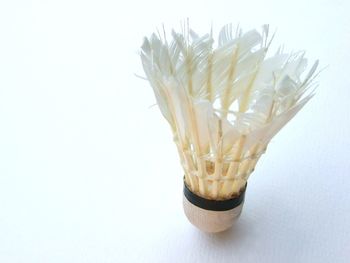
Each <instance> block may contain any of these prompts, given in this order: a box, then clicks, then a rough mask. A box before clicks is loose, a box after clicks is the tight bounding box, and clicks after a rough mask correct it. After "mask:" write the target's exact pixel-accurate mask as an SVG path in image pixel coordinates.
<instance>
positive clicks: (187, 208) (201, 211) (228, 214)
mask: <svg viewBox="0 0 350 263" xmlns="http://www.w3.org/2000/svg"><path fill="white" fill-rule="evenodd" d="M244 194H245V189H244V190H243V191H242V193H241V194H240V195H239V196H238V197H236V198H233V199H229V200H224V201H215V200H208V199H205V198H203V197H200V196H198V195H196V194H194V193H192V192H191V191H190V190H189V189H188V188H187V187H186V185H185V186H184V194H183V208H184V212H185V215H186V217H187V218H188V220H189V221H190V222H191V223H192V224H193V225H194V226H195V227H197V228H198V229H200V230H202V231H204V232H207V233H218V232H223V231H225V230H228V229H229V228H231V227H232V225H233V223H234V222H235V221H236V220H237V219H238V218H239V216H240V214H241V212H242V208H243V203H244Z"/></svg>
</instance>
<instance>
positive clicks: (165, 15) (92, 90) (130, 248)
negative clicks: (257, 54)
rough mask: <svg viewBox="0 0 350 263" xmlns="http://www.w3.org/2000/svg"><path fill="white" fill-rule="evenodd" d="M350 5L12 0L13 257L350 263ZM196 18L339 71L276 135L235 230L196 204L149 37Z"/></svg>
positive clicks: (5, 245)
mask: <svg viewBox="0 0 350 263" xmlns="http://www.w3.org/2000/svg"><path fill="white" fill-rule="evenodd" d="M349 10H350V4H349V2H348V1H346V0H343V1H341V0H332V1H331V0H329V1H302V0H300V1H296V0H293V1H278V0H276V1H272V0H266V1H248V0H245V1H220V0H216V1H210V2H209V1H208V2H206V1H197V2H196V1H191V2H190V1H185V0H184V1H180V0H174V1H155V0H148V1H139V2H137V1H133V0H128V1H72V0H66V1H65V0H63V1H39V0H38V1H5V0H3V1H1V4H0V262H2V263H14V262H25V263H31V262H35V263H38V262H74V263H78V262H269V263H271V262H349V260H350V174H349V170H350V162H349V156H350V138H349V137H350V136H349V135H350V117H349V116H350V114H349V107H350V87H349V85H350V84H349V61H350V55H349V54H350V53H349V50H350V49H349V48H350V29H349V28H350V19H349ZM186 17H189V18H190V23H191V25H192V27H193V28H194V29H197V30H198V31H199V32H201V33H205V32H206V31H208V30H209V29H210V25H211V23H212V22H213V24H214V28H215V29H216V30H217V29H218V28H219V27H220V26H222V25H223V24H225V23H228V22H233V23H234V24H236V23H238V22H240V24H241V26H242V27H243V28H245V29H250V28H252V27H259V26H260V25H261V24H264V23H270V25H271V27H272V28H273V29H274V28H277V30H278V31H277V36H276V39H275V43H280V44H282V43H285V44H286V45H285V46H286V48H287V50H298V49H305V50H306V51H307V55H308V57H310V58H311V60H314V59H316V58H319V59H320V61H321V66H322V67H324V66H328V68H327V69H326V70H325V71H324V72H323V73H322V75H321V77H320V78H319V81H320V87H319V89H318V92H317V95H316V96H315V97H314V98H313V100H312V101H311V102H310V103H309V104H308V105H307V106H306V107H305V108H304V109H303V110H302V111H301V112H300V113H299V114H298V115H297V116H296V118H295V119H293V120H292V121H291V123H289V124H288V125H287V126H286V127H285V128H284V129H283V130H282V131H281V132H280V133H279V134H278V135H277V136H276V137H275V138H274V140H273V141H272V142H271V144H270V146H269V149H268V151H267V153H266V154H265V155H264V157H263V158H262V159H261V160H260V162H259V164H258V166H257V169H256V171H255V172H254V174H253V175H252V176H251V178H250V180H249V184H248V189H247V196H246V202H245V205H244V211H243V214H242V216H241V218H240V220H239V221H238V222H237V224H236V225H235V226H234V228H233V229H232V230H231V231H229V232H226V233H223V234H219V235H206V234H203V233H201V232H199V231H198V230H196V229H195V228H194V227H192V225H190V223H189V222H188V221H187V219H186V218H185V216H184V214H183V211H182V204H181V198H182V173H183V172H182V169H181V166H180V162H179V158H178V156H177V152H176V148H175V145H174V144H173V142H172V135H171V132H170V128H169V127H168V124H167V123H166V121H165V120H164V119H163V118H162V116H161V114H160V113H159V110H158V109H157V107H151V108H149V106H151V105H152V104H154V103H155V99H154V97H153V93H152V90H151V88H150V86H149V85H148V83H147V82H146V81H143V80H140V79H138V78H136V77H135V76H134V73H137V74H142V68H141V63H140V59H139V56H138V52H139V47H140V45H141V42H142V38H143V36H144V35H150V34H151V33H152V32H153V31H154V30H155V29H156V27H159V26H161V23H163V22H164V23H165V25H166V26H167V27H173V26H175V27H178V25H179V24H180V21H181V20H182V19H184V18H186Z"/></svg>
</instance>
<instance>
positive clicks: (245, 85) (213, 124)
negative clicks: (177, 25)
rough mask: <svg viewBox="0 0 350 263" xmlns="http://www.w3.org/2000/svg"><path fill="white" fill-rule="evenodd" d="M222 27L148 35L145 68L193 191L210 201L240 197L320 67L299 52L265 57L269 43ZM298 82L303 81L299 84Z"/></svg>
mask: <svg viewBox="0 0 350 263" xmlns="http://www.w3.org/2000/svg"><path fill="white" fill-rule="evenodd" d="M268 32H269V28H268V26H266V25H265V26H263V28H262V30H261V33H259V32H258V31H257V30H251V31H248V32H246V33H243V32H242V30H241V29H240V28H239V27H237V28H236V29H233V28H232V25H231V24H230V25H226V26H224V27H223V28H222V29H221V31H220V33H219V36H218V43H217V45H215V42H214V39H213V37H212V33H210V34H205V35H203V36H200V35H198V34H197V33H196V32H194V31H193V30H191V29H190V28H186V29H185V30H183V32H182V33H178V32H176V31H174V30H173V31H172V34H171V36H172V39H171V41H170V42H168V40H167V39H166V36H165V33H164V38H162V37H160V36H157V35H156V34H153V35H152V36H151V37H150V38H145V39H144V42H143V44H142V46H141V60H142V65H143V68H144V71H145V74H146V77H147V79H148V80H149V82H150V84H151V86H152V88H153V91H154V94H155V97H156V100H157V104H158V106H159V108H160V111H161V112H162V114H163V116H164V117H165V118H166V120H167V121H168V122H169V124H170V126H171V128H172V131H173V133H174V141H175V143H176V145H177V147H178V150H179V154H180V158H181V162H182V165H183V168H184V172H185V183H186V184H187V186H188V187H189V188H190V189H191V191H193V192H195V193H197V194H198V195H200V196H203V197H205V198H209V199H216V200H217V199H219V200H220V199H227V198H232V197H233V196H235V195H238V194H239V192H240V190H241V189H242V188H243V187H244V186H245V184H246V181H247V179H248V177H249V175H250V173H251V172H252V171H253V170H254V168H255V165H256V163H257V161H258V159H259V158H260V156H261V154H263V153H264V152H265V150H266V147H267V145H268V144H269V142H270V140H271V139H272V138H273V136H275V135H276V133H278V131H279V130H280V129H281V128H282V127H283V126H284V125H285V124H286V123H287V122H288V121H289V120H291V119H292V118H293V117H294V116H295V115H296V114H297V112H298V111H299V110H300V109H301V108H302V107H303V106H304V105H305V104H306V103H307V102H308V101H309V100H310V98H311V97H312V96H313V93H312V92H310V90H311V89H310V88H311V87H312V88H314V86H315V82H314V78H315V76H316V75H317V74H315V72H316V70H317V66H318V61H316V62H315V63H314V64H313V65H312V66H311V69H310V70H309V72H306V73H305V71H306V68H307V60H306V58H305V57H304V56H305V53H304V52H296V53H292V54H287V53H284V52H283V51H282V50H283V49H282V48H280V49H279V50H278V51H277V52H276V53H275V55H273V56H270V57H267V51H268V48H269V45H270V43H271V40H272V38H269V36H268ZM302 75H306V77H304V78H302ZM313 90H314V89H313Z"/></svg>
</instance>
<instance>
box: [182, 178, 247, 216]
mask: <svg viewBox="0 0 350 263" xmlns="http://www.w3.org/2000/svg"><path fill="white" fill-rule="evenodd" d="M246 189H247V184H246V185H245V186H244V189H243V190H242V191H241V193H240V195H239V196H237V197H234V198H231V199H227V200H210V199H205V198H203V197H201V196H198V195H196V194H194V193H192V192H191V191H190V189H188V187H187V185H186V183H185V182H184V195H185V197H186V198H187V200H188V201H189V202H190V203H192V204H193V205H195V206H198V207H200V208H203V209H205V210H212V211H227V210H231V209H233V208H235V207H237V206H239V205H240V204H241V203H242V202H243V201H244V195H245V190H246Z"/></svg>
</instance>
